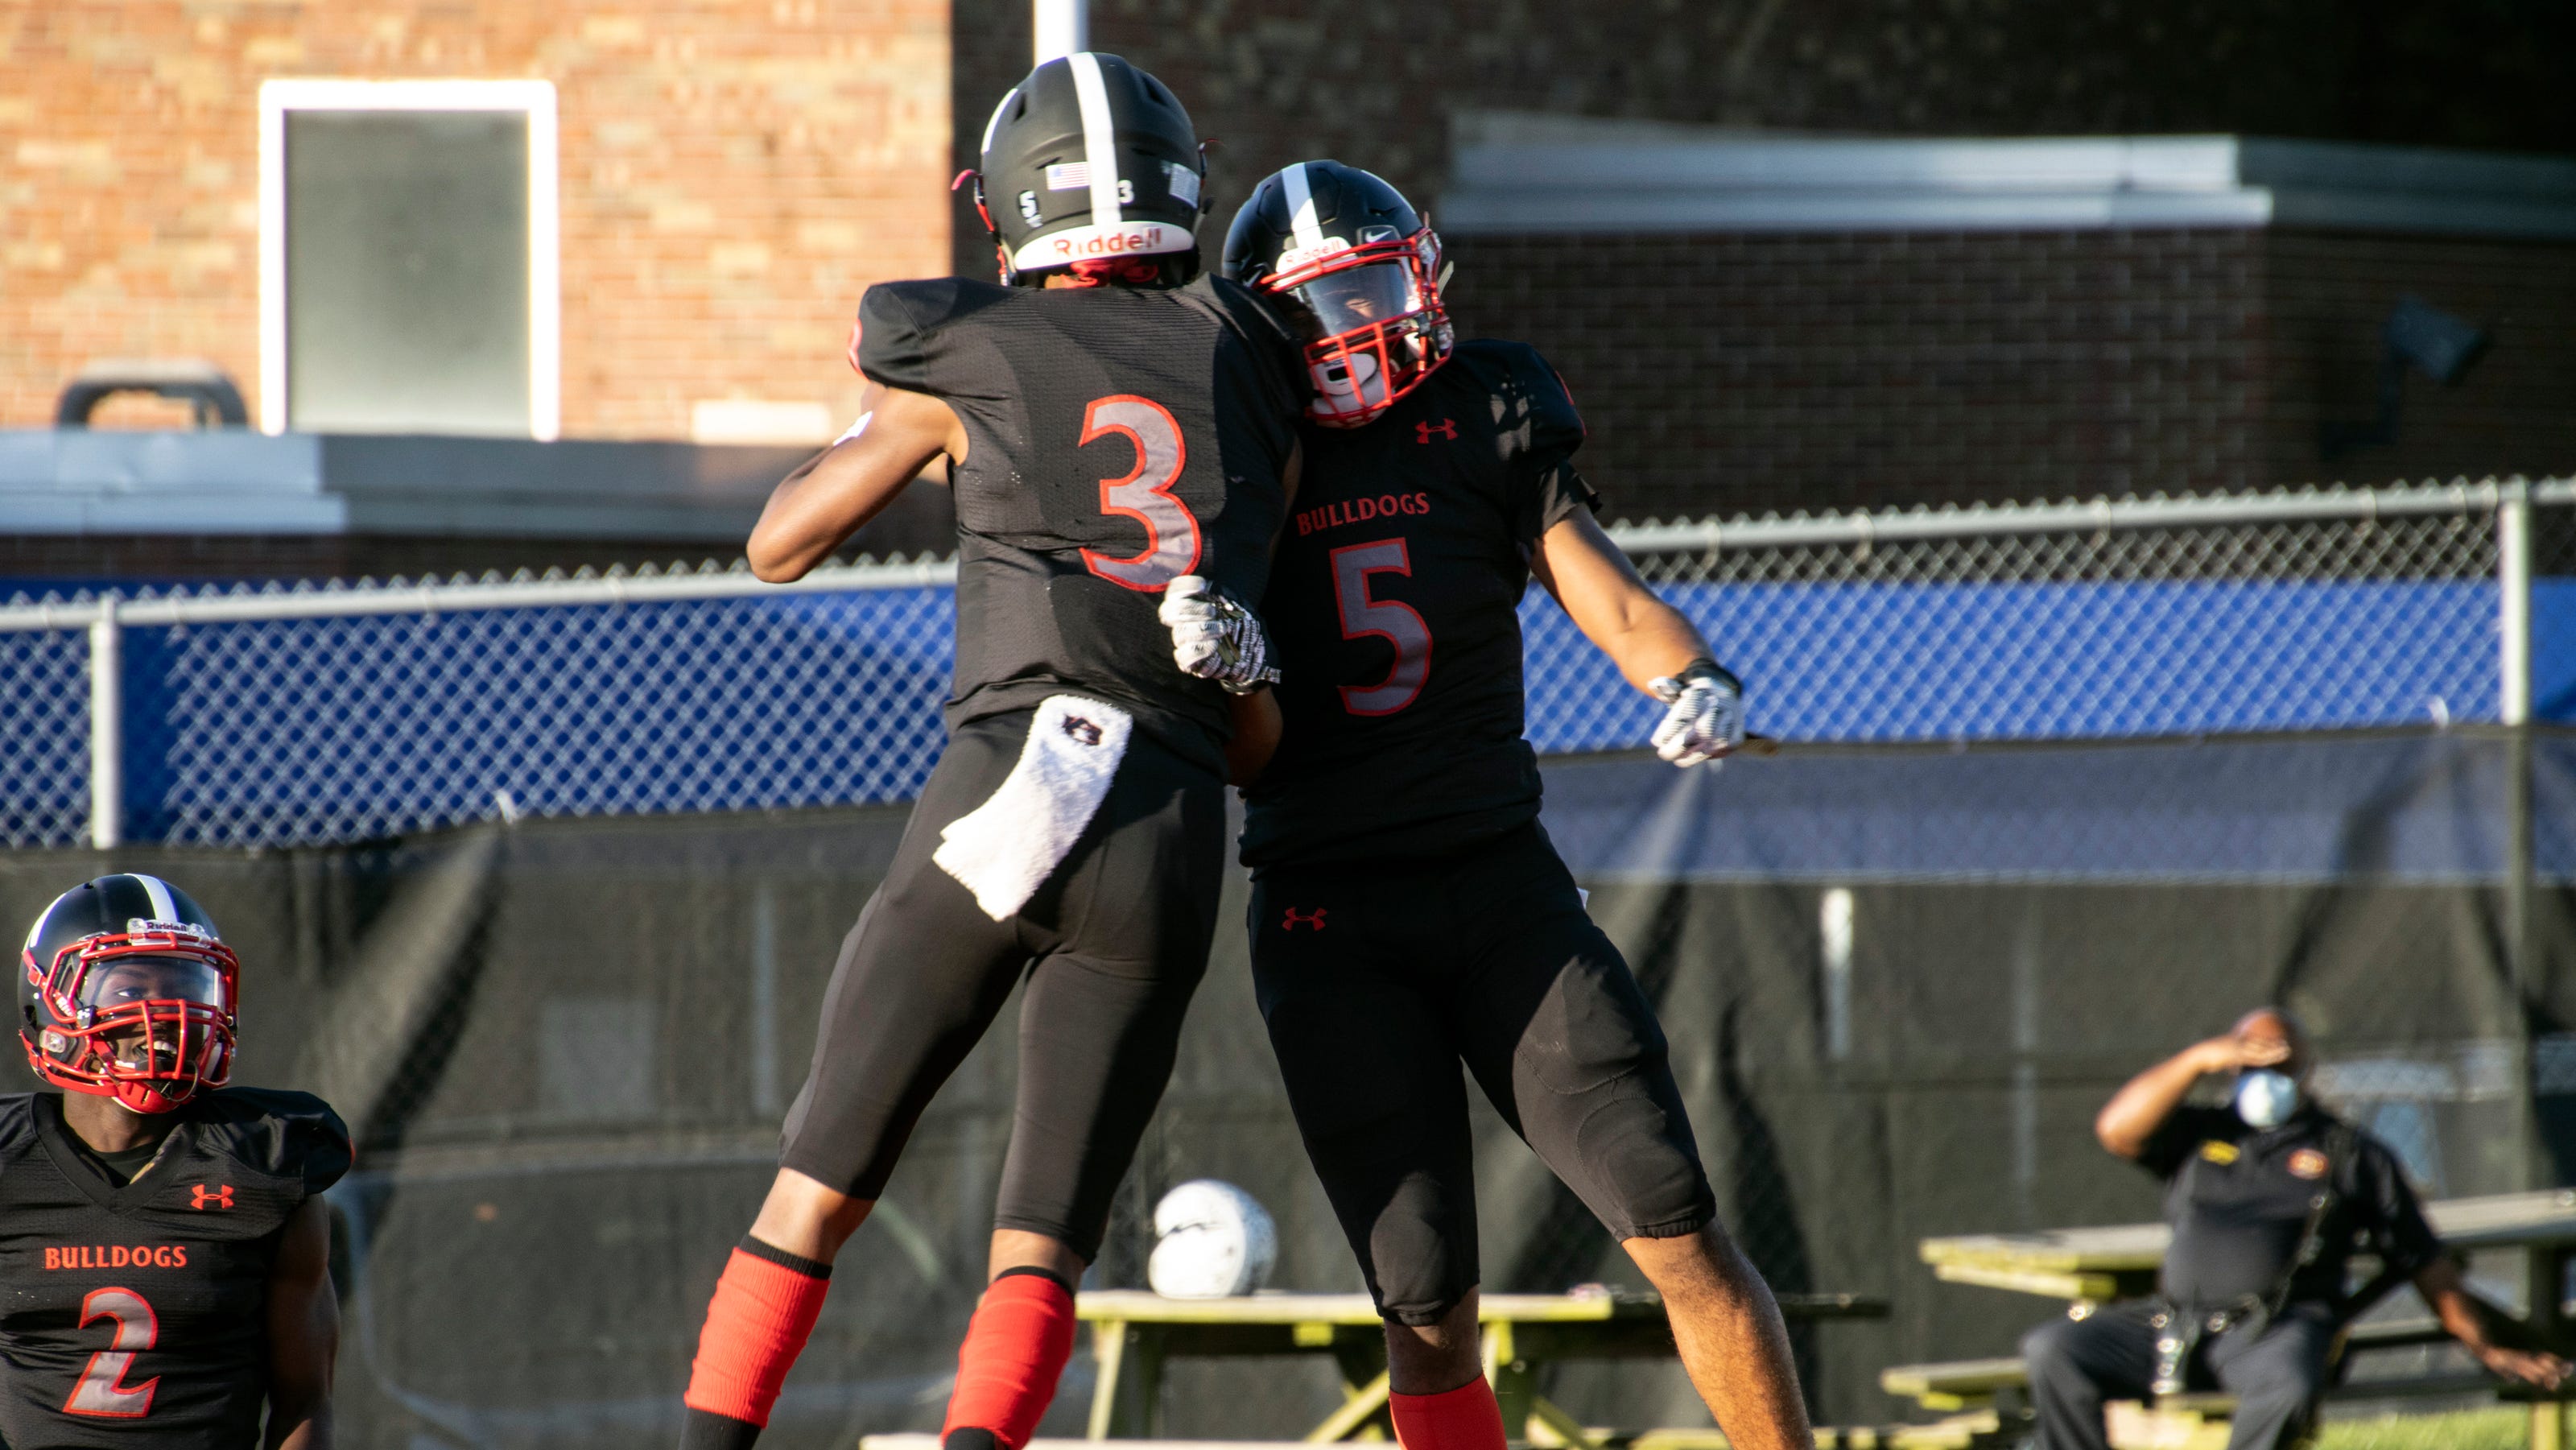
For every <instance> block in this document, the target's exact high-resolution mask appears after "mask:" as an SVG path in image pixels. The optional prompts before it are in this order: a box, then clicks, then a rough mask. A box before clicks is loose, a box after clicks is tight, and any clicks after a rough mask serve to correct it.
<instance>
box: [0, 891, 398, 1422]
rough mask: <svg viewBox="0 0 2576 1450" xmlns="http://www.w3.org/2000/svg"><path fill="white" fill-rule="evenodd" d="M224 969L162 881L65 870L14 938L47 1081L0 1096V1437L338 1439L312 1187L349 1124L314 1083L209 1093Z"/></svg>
mask: <svg viewBox="0 0 2576 1450" xmlns="http://www.w3.org/2000/svg"><path fill="white" fill-rule="evenodd" d="M239 973H240V964H239V963H238V962H237V961H236V960H235V959H234V956H233V952H232V949H231V948H230V947H228V946H226V945H224V941H223V937H222V936H221V935H220V934H219V933H217V931H216V930H215V924H214V922H213V921H212V920H210V919H209V918H208V917H207V915H206V913H205V910H204V908H202V907H200V906H198V905H197V903H196V902H195V901H193V900H191V899H190V898H189V897H188V894H187V893H186V892H183V891H181V890H179V889H178V888H177V887H175V886H172V885H171V884H170V883H169V882H167V881H163V880H162V879H160V878H159V877H157V876H142V875H119V876H102V877H100V878H98V879H97V880H95V881H92V882H89V883H88V884H86V885H82V886H76V887H74V888H72V889H71V890H70V891H67V892H64V893H63V894H62V895H61V896H60V897H57V898H56V899H55V900H54V903H53V904H52V905H51V906H49V907H47V908H45V911H44V914H43V915H41V916H39V917H37V918H36V924H35V927H34V929H32V930H31V931H29V932H28V933H27V944H26V948H25V950H24V951H23V952H21V953H20V956H19V973H18V1003H19V1011H20V1017H21V1026H20V1028H19V1033H20V1037H21V1039H22V1041H23V1042H24V1044H25V1046H26V1049H27V1061H28V1063H29V1065H30V1066H32V1067H34V1068H35V1070H36V1073H37V1075H38V1076H40V1077H42V1078H43V1079H44V1080H45V1081H46V1082H48V1083H50V1084H52V1085H53V1086H55V1087H58V1088H61V1089H63V1091H62V1092H59V1093H18V1094H14V1095H11V1096H8V1097H0V1294H5V1296H6V1298H5V1303H6V1307H5V1308H0V1376H5V1381H6V1382H5V1383H0V1444H6V1445H9V1446H12V1447H15V1450H90V1447H106V1450H117V1447H128V1446H134V1447H152V1446H162V1447H168V1450H183V1447H184V1450H252V1447H254V1446H260V1447H265V1450H324V1447H327V1446H328V1445H329V1444H330V1443H331V1361H332V1356H333V1354H334V1352H335V1351H336V1350H337V1348H338V1345H339V1338H340V1311H339V1306H338V1303H337V1301H336V1300H335V1299H334V1298H333V1297H332V1293H331V1268H330V1259H331V1219H330V1213H329V1210H328V1209H327V1208H326V1207H325V1205H324V1204H323V1201H322V1198H321V1194H322V1191H323V1190H324V1189H326V1188H328V1187H330V1186H331V1185H332V1184H333V1183H334V1182H336V1181H338V1179H339V1177H340V1175H341V1174H343V1173H345V1172H347V1171H348V1168H349V1134H348V1130H347V1129H346V1128H344V1127H342V1126H341V1123H340V1120H339V1118H338V1117H337V1116H335V1115H334V1114H333V1113H332V1111H331V1110H330V1109H329V1108H328V1107H325V1106H324V1105H323V1104H322V1102H321V1100H319V1099H317V1098H314V1097H311V1096H308V1095H306V1094H304V1093H295V1092H273V1091H268V1090H264V1089H257V1088H236V1087H227V1086H225V1083H226V1082H227V1080H228V1079H229V1078H230V1077H231V1075H232V1060H233V1038H234V1032H235V1028H236V1025H237V1018H236V1014H235V1003H236V1002H237V1000H238V984H239ZM263 1419H264V1420H265V1429H264V1430H263V1428H262V1422H263Z"/></svg>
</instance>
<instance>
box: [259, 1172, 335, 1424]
mask: <svg viewBox="0 0 2576 1450" xmlns="http://www.w3.org/2000/svg"><path fill="white" fill-rule="evenodd" d="M339 1353H340V1305H339V1302H338V1301H337V1300H336V1299H334V1298H333V1297H332V1294H331V1211H330V1209H329V1208H328V1207H327V1206H326V1205H325V1204H324V1203H323V1201H322V1200H321V1199H319V1198H308V1199H306V1200H304V1204H303V1206H302V1207H300V1208H298V1209H296V1210H295V1213H294V1216H293V1217H291V1218H289V1219H288V1220H287V1221H286V1227H285V1228H284V1229H283V1230H282V1231H281V1232H280V1235H279V1241H278V1246H277V1267H276V1269H275V1270H274V1271H273V1272H272V1273H271V1274H270V1275H269V1280H268V1432H267V1434H266V1435H265V1436H264V1437H263V1438H262V1441H261V1444H262V1447H263V1450H329V1447H330V1444H331V1365H332V1361H333V1360H334V1359H336V1358H337V1357H338V1355H339Z"/></svg>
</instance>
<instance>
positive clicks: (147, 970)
mask: <svg viewBox="0 0 2576 1450" xmlns="http://www.w3.org/2000/svg"><path fill="white" fill-rule="evenodd" d="M76 1000H77V1001H78V1002H79V1003H80V1005H81V1006H84V1007H95V1008H97V1009H98V1010H100V1011H102V1012H106V1011H111V1010H113V1009H115V1008H118V1007H131V1006H135V1005H137V1004H139V1003H143V1002H196V1003H201V1004H203V1005H205V1006H208V1007H214V1008H222V1007H223V1006H224V1005H225V1003H224V983H223V974H222V973H220V972H218V971H216V970H215V968H214V967H213V966H211V965H209V964H207V963H205V962H198V961H191V960H189V959H187V958H185V957H146V956H134V957H110V958H108V959H107V960H105V961H102V962H95V963H92V964H91V965H90V968H89V970H88V971H86V972H84V973H82V974H81V982H80V990H79V992H78V994H77V998H76Z"/></svg>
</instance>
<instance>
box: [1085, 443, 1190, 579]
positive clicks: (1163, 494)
mask: <svg viewBox="0 0 2576 1450" xmlns="http://www.w3.org/2000/svg"><path fill="white" fill-rule="evenodd" d="M1112 433H1124V434H1126V435H1127V441H1128V442H1130V443H1133V444H1134V445H1136V466H1135V467H1134V468H1132V469H1129V470H1128V472H1127V476H1126V477H1124V478H1104V479H1102V480H1100V511H1101V512H1102V513H1104V514H1123V515H1125V516H1126V517H1128V518H1131V519H1134V520H1136V521H1137V522H1138V523H1141V524H1143V525H1144V526H1145V550H1144V552H1143V553H1140V554H1138V555H1136V556H1135V557H1133V558H1128V559H1116V558H1112V557H1110V556H1109V555H1107V554H1104V553H1102V552H1100V551H1099V550H1097V549H1085V550H1083V551H1082V563H1083V567H1084V568H1087V569H1089V570H1090V571H1091V572H1092V573H1094V574H1097V575H1099V576H1100V577H1101V578H1103V579H1106V580H1108V581H1109V582H1110V583H1112V584H1123V585H1125V586H1126V587H1128V588H1130V589H1136V590H1142V591H1144V592H1145V593H1148V594H1151V593H1155V592H1157V591H1159V590H1161V589H1162V587H1163V586H1164V585H1166V584H1169V583H1171V582H1172V581H1173V580H1175V579H1178V578H1179V577H1181V576H1182V575H1184V574H1188V573H1192V572H1194V571H1196V570H1197V568H1198V566H1199V520H1198V515H1196V514H1194V513H1191V512H1190V506H1189V505H1188V504H1185V503H1183V502H1181V501H1180V500H1179V499H1178V498H1175V497H1173V495H1172V486H1173V485H1174V484H1177V483H1179V482H1180V481H1181V466H1182V465H1183V464H1185V463H1187V462H1188V461H1189V456H1190V453H1189V447H1188V445H1187V444H1185V443H1183V442H1182V441H1181V425H1180V424H1179V423H1177V422H1175V421H1173V418H1172V414H1171V410H1170V409H1167V408H1165V407H1164V406H1163V405H1162V404H1160V403H1157V402H1155V401H1154V400H1153V399H1151V398H1140V397H1138V396H1136V395H1135V394H1133V393H1116V394H1113V395H1111V396H1109V397H1106V398H1094V399H1092V400H1091V406H1090V407H1088V408H1085V409H1083V411H1082V446H1085V447H1087V446H1089V445H1090V444H1091V443H1092V442H1093V441H1094V440H1096V439H1100V438H1105V437H1107V436H1108V435H1110V434H1112Z"/></svg>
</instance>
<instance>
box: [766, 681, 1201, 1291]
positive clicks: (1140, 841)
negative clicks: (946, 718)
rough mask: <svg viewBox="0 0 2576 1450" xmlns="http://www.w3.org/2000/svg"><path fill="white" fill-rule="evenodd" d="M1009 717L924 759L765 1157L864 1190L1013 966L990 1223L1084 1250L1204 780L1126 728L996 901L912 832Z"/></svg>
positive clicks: (1130, 1106) (1161, 1017)
mask: <svg viewBox="0 0 2576 1450" xmlns="http://www.w3.org/2000/svg"><path fill="white" fill-rule="evenodd" d="M1029 719H1030V715H1029V712H1027V711H1018V712H1014V713H1011V714H1007V715H997V716H992V717H989V718H987V719H983V720H976V721H971V722H969V723H968V724H966V725H964V726H962V727H960V728H959V729H958V731H957V733H956V736H955V738H953V739H952V740H951V741H950V742H949V744H948V750H947V753H946V754H944V755H942V756H941V757H940V760H939V765H938V768H937V769H935V770H933V771H932V772H931V776H930V780H929V783H928V784H927V785H925V786H924V787H923V788H922V793H921V799H920V801H919V802H918V803H917V804H915V805H914V807H913V811H912V819H911V821H910V822H909V823H908V824H907V825H906V826H905V827H904V833H903V841H902V844H901V845H900V846H898V847H897V848H896V851H895V858H894V864H893V866H892V868H891V869H890V870H889V871H888V872H887V875H886V879H885V883H884V884H883V885H881V886H879V887H878V888H877V892H876V895H875V896H873V897H871V898H870V899H869V901H868V904H867V908H866V910H864V911H863V912H861V913H860V915H859V921H858V925H856V926H854V927H852V928H851V929H850V934H849V937H848V938H847V939H846V940H845V941H844V942H843V943H842V944H841V958H840V962H839V964H838V965H837V966H835V967H834V968H833V970H832V981H831V985H830V987H829V988H828V989H827V990H826V992H825V993H824V997H823V1015H822V1025H821V1027H820V1029H819V1030H818V1032H817V1033H816V1037H815V1042H814V1065H813V1070H812V1072H811V1074H810V1075H809V1076H808V1077H807V1079H806V1082H805V1087H804V1090H803V1091H802V1092H800V1093H798V1094H797V1096H796V1102H795V1104H794V1106H792V1107H791V1108H789V1109H788V1114H787V1129H786V1134H785V1146H784V1150H783V1152H782V1153H781V1154H780V1159H779V1161H780V1165H781V1166H782V1167H787V1168H793V1169H795V1170H796V1171H797V1172H799V1173H803V1174H805V1175H807V1176H808V1177H811V1178H814V1179H816V1180H818V1181H820V1182H822V1183H824V1184H826V1185H828V1186H830V1187H832V1188H836V1189H839V1190H840V1191H842V1192H844V1193H848V1194H852V1195H854V1196H856V1197H859V1198H868V1199H873V1198H875V1197H876V1196H877V1195H878V1194H879V1193H881V1192H882V1191H883V1190H884V1188H885V1184H886V1179H887V1176H888V1175H889V1174H891V1173H892V1172H893V1171H894V1165H895V1159H896V1158H897V1157H898V1156H899V1155H900V1154H901V1153H902V1152H903V1146H904V1142H905V1140H906V1139H907V1138H909V1137H910V1136H911V1133H912V1129H913V1125H914V1124H915V1123H917V1122H918V1121H919V1120H920V1118H921V1113H922V1110H923V1109H924V1108H925V1107H927V1106H928V1105H929V1103H930V1098H931V1095H932V1094H933V1093H935V1092H937V1091H938V1090H939V1085H940V1084H941V1083H943V1082H946V1081H947V1080H948V1075H949V1074H950V1073H952V1072H954V1071H956V1069H957V1065H958V1064H959V1063H960V1062H962V1061H964V1060H965V1057H966V1054H967V1052H968V1051H969V1050H971V1049H972V1048H973V1047H974V1046H975V1043H976V1042H977V1040H978V1039H980V1038H981V1037H983V1035H984V1030H985V1029H986V1028H987V1027H989V1026H991V1025H992V1022H993V1017H994V1015H995V1014H996V1013H998V1012H1000V1011H1001V1008H1002V1003H1003V1002H1004V1001H1005V1000H1006V999H1007V998H1008V997H1009V996H1010V993H1011V988H1012V986H1013V984H1015V983H1017V982H1018V981H1019V980H1020V979H1021V977H1022V976H1024V975H1025V976H1026V977H1027V979H1028V993H1027V995H1026V997H1025V998H1024V999H1023V1000H1022V1001H1021V1003H1020V1063H1019V1085H1018V1092H1017V1103H1016V1115H1015V1120H1014V1122H1013V1124H1012V1128H1011V1146H1010V1150H1009V1153H1008V1155H1007V1157H1006V1158H1005V1159H1004V1162H1003V1168H1002V1187H1001V1195H1000V1202H999V1203H998V1204H997V1205H996V1207H995V1212H994V1218H993V1223H994V1227H996V1228H1009V1229H1026V1230H1028V1231H1030V1232H1032V1233H1041V1234H1045V1235H1047V1236H1048V1237H1050V1238H1053V1239H1056V1240H1058V1241H1059V1242H1062V1243H1064V1244H1066V1245H1068V1246H1069V1247H1071V1248H1072V1249H1073V1250H1074V1252H1076V1253H1078V1254H1080V1255H1081V1256H1082V1257H1083V1258H1085V1259H1090V1258H1093V1257H1095V1256H1096V1255H1097V1254H1098V1252H1099V1249H1100V1236H1101V1233H1102V1232H1103V1230H1104V1229H1105V1227H1106V1226H1107V1223H1108V1219H1109V1201H1110V1198H1111V1196H1112V1195H1113V1194H1114V1193H1116V1191H1117V1189H1118V1180H1119V1179H1120V1177H1121V1176H1123V1175H1124V1174H1125V1173H1126V1171H1127V1163H1128V1160H1129V1159H1130V1158H1132V1157H1134V1156H1135V1152H1136V1143H1137V1140H1138V1139H1139V1137H1141V1136H1142V1134H1143V1133H1144V1130H1145V1122H1146V1120H1147V1119H1148V1118H1151V1117H1152V1116H1153V1114H1154V1105H1155V1104H1156V1103H1157V1102H1159V1101H1160V1100H1161V1098H1162V1095H1163V1087H1164V1084H1165V1083H1166V1082H1167V1081H1168V1080H1169V1079H1170V1077H1171V1073H1172V1057H1173V1053H1174V1051H1175V1049H1176V1047H1177V1045H1178V1043H1179V1040H1180V1032H1181V1019H1182V1015H1183V1014H1184V1012H1186V1010H1187V1009H1188V1007H1189V1002H1190V994H1191V993H1192V992H1194V991H1195V990H1197V987H1198V982H1199V978H1200V976H1201V975H1202V974H1203V973H1204V972H1205V971H1206V969H1207V954H1208V944H1209V942H1210V941H1211V940H1213V939H1214V936H1215V932H1216V904H1217V894H1218V890H1219V888H1220V887H1221V885H1222V884H1223V882H1222V876H1221V873H1222V872H1223V870H1224V865H1225V856H1224V852H1225V801H1224V790H1225V787H1224V784H1223V782H1221V781H1220V780H1219V779H1218V778H1217V775H1216V773H1215V772H1213V771H1211V770H1209V769H1208V768H1207V767H1205V766H1203V765H1198V764H1193V763H1192V762H1190V761H1188V760H1186V759H1184V758H1183V757H1181V756H1180V755H1178V754H1176V753H1174V752H1173V751H1171V750H1169V749H1168V748H1166V747H1164V746H1162V745H1161V744H1159V743H1157V742H1156V741H1155V740H1154V739H1152V738H1151V737H1150V736H1148V735H1147V734H1146V733H1145V732H1144V731H1142V730H1138V731H1136V732H1134V734H1133V735H1132V736H1131V737H1130V742H1129V744H1128V747H1127V755H1126V758H1125V759H1124V760H1123V761H1121V762H1120V764H1119V767H1118V775H1117V778H1116V779H1115V780H1114V781H1113V782H1112V783H1111V785H1110V788H1109V795H1108V798H1107V799H1106V800H1104V801H1103V802H1102V803H1101V806H1100V810H1099V813H1098V814H1097V815H1095V816H1094V817H1093V818H1092V820H1091V824H1090V827H1089V828H1088V829H1087V830H1085V831H1084V832H1083V834H1082V837H1081V839H1080V840H1078V841H1077V842H1076V843H1075V844H1074V847H1073V850H1072V851H1071V852H1070V853H1069V854H1068V855H1067V856H1066V857H1065V859H1064V861H1063V863H1062V864H1061V865H1059V866H1058V867H1057V868H1056V870H1055V873H1054V874H1053V875H1052V876H1050V877H1049V878H1048V879H1047V881H1046V882H1045V884H1043V885H1041V886H1040V887H1039V888H1038V890H1037V894H1036V895H1035V896H1033V897H1031V898H1030V899H1029V902H1028V904H1027V905H1026V906H1024V907H1023V908H1021V910H1020V911H1019V913H1018V914H1017V915H1015V916H1013V917H1012V918H1011V919H1009V920H1007V921H999V922H997V921H995V920H993V919H992V918H991V917H989V916H986V915H985V914H984V912H983V909H982V908H981V907H979V906H977V905H976V904H975V898H974V895H973V894H972V893H971V892H969V891H968V890H967V889H966V887H965V886H964V885H963V884H962V883H960V882H959V881H958V880H957V879H956V878H955V877H952V876H950V875H949V874H948V873H947V872H945V871H943V870H941V869H940V868H939V867H938V865H937V864H936V863H934V862H933V861H932V860H931V859H930V854H931V852H933V851H935V850H937V849H938V847H939V832H940V830H941V828H943V827H945V826H946V825H947V824H948V823H949V822H950V821H953V820H955V819H957V818H958V817H959V816H962V815H964V814H966V813H967V812H969V811H971V810H973V809H975V808H976V807H977V806H979V805H981V804H983V803H984V801H985V800H986V799H987V798H988V797H990V796H991V795H992V794H993V792H994V790H995V789H997V788H998V787H999V786H1000V785H1001V783H1002V781H1003V779H1004V778H1005V777H1006V776H1008V775H1009V774H1010V773H1011V768H1012V766H1013V765H1015V764H1016V763H1018V760H1019V755H1020V746H1021V742H1022V741H1023V740H1025V739H1026V738H1027V735H1028V724H1029Z"/></svg>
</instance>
